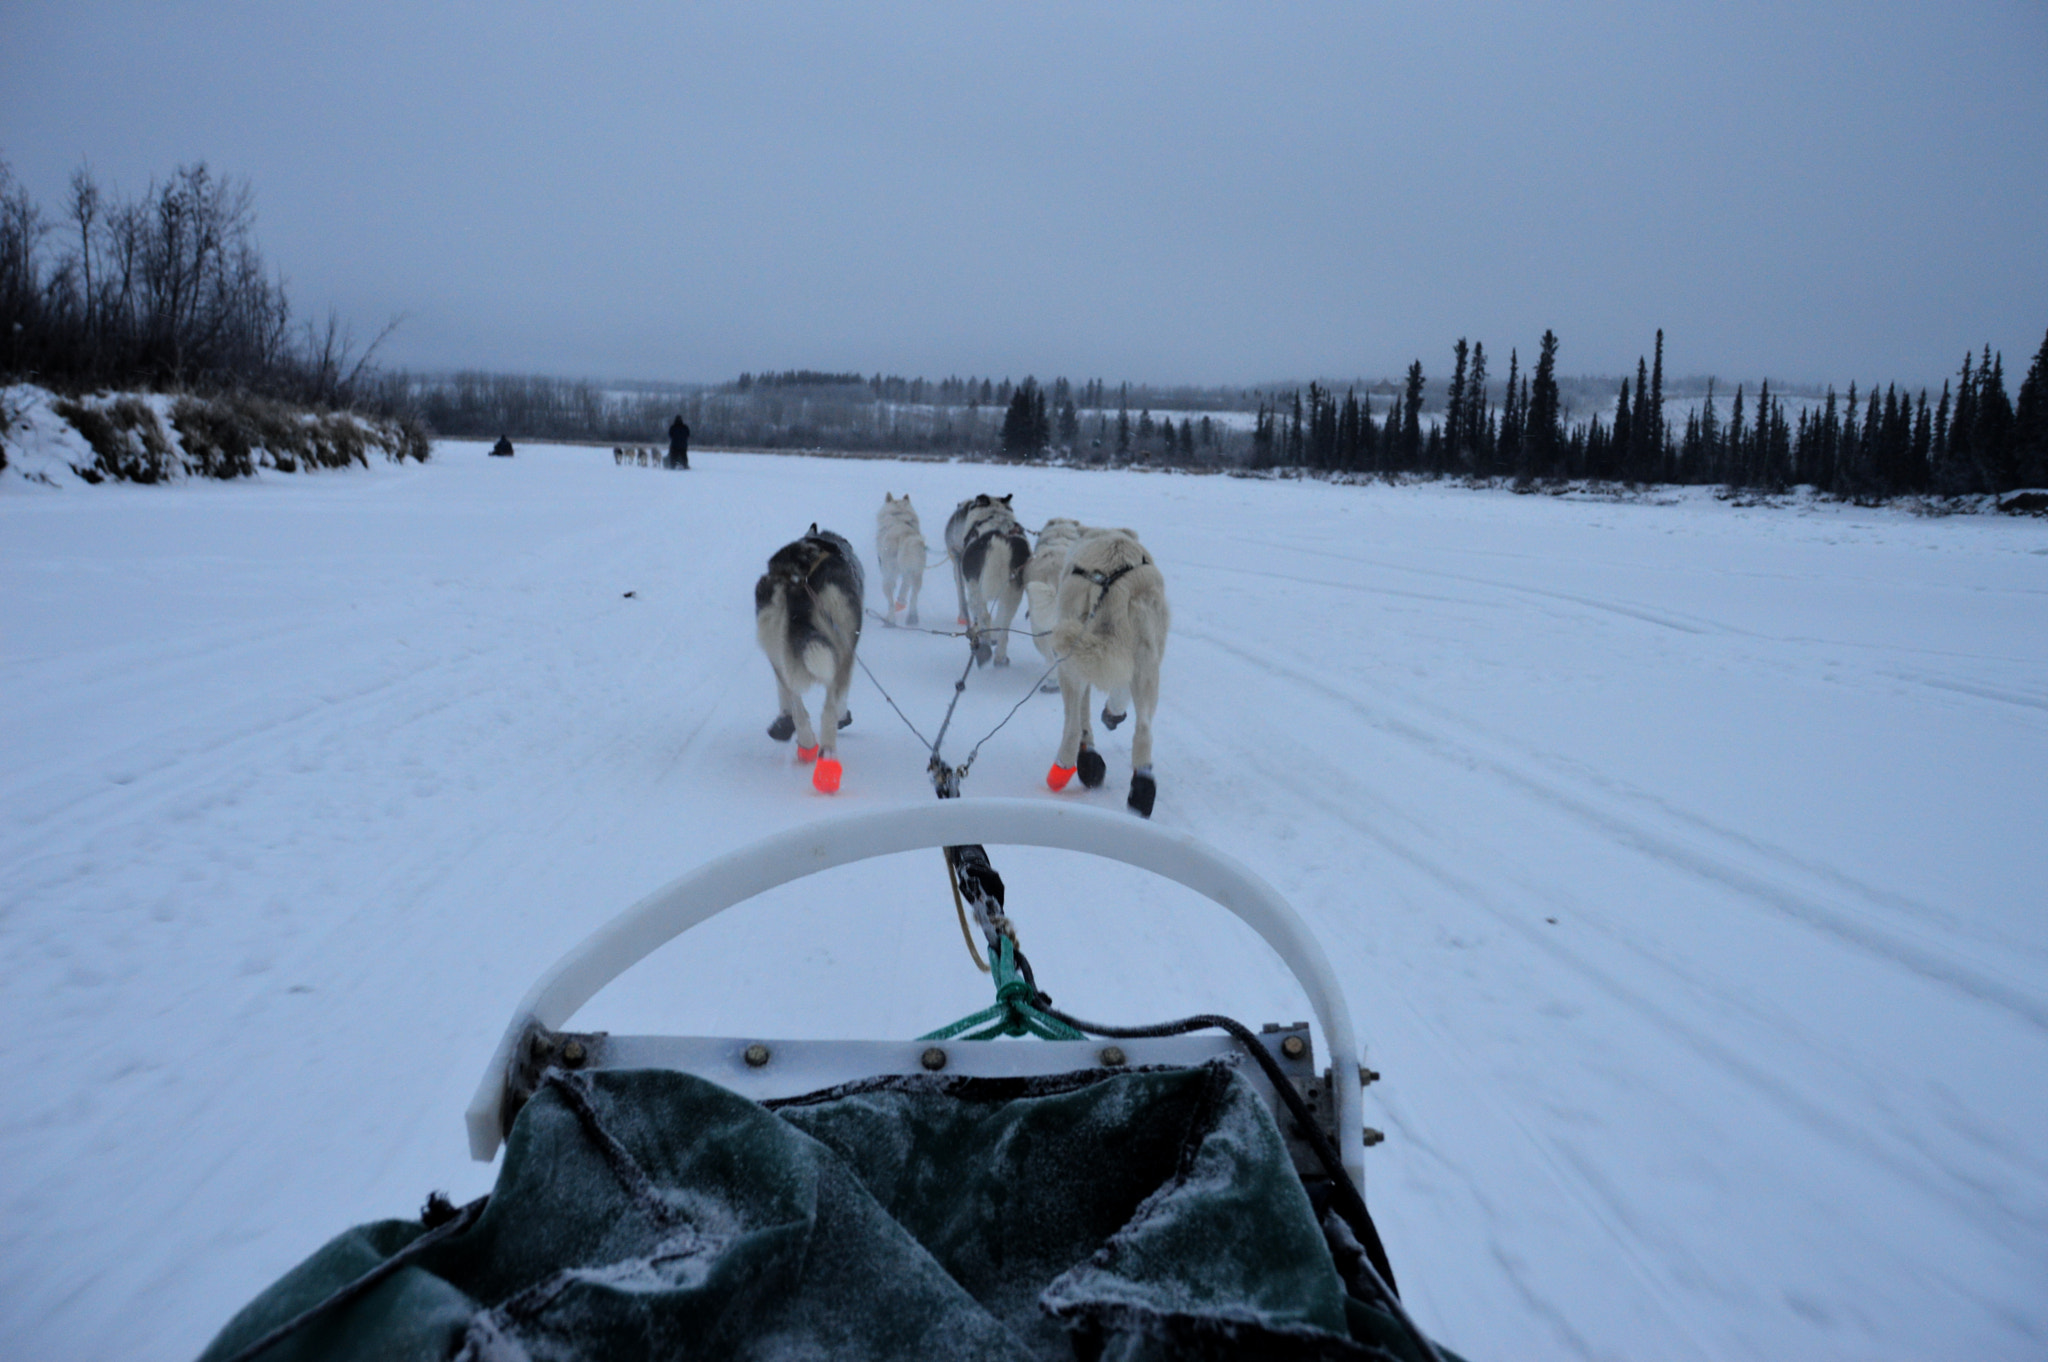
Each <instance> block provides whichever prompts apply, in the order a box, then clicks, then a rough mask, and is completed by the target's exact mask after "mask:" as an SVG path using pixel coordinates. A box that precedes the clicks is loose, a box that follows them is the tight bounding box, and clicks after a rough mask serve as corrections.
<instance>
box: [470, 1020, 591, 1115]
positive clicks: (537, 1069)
mask: <svg viewBox="0 0 2048 1362" xmlns="http://www.w3.org/2000/svg"><path fill="white" fill-rule="evenodd" d="M611 1049H612V1046H611V1034H610V1033H609V1032H606V1031H550V1030H549V1029H548V1028H547V1027H545V1026H542V1025H541V1024H540V1023H539V1022H532V1023H530V1024H529V1025H528V1026H527V1028H526V1033H525V1034H524V1035H523V1036H521V1037H520V1038H519V1045H518V1048H517V1049H516V1050H515V1051H514V1052H513V1057H512V1062H511V1063H510V1064H508V1065H507V1066H506V1068H505V1095H504V1100H503V1104H502V1105H501V1107H500V1108H499V1110H500V1113H501V1116H500V1128H499V1132H498V1133H499V1136H500V1137H501V1138H502V1137H503V1136H506V1135H509V1134H511V1133H512V1122H513V1121H514V1120H516V1119H517V1118H518V1116H519V1112H520V1109H521V1108H523V1107H524V1106H525V1105H526V1103H527V1101H528V1099H530V1098H531V1097H532V1096H533V1095H534V1094H535V1093H537V1092H539V1091H540V1085H541V1079H542V1078H543V1077H544V1076H545V1075H546V1073H547V1071H548V1070H549V1069H570V1070H583V1069H607V1068H616V1067H619V1066H617V1065H615V1064H612V1063H610V1062H609V1061H610V1059H611Z"/></svg>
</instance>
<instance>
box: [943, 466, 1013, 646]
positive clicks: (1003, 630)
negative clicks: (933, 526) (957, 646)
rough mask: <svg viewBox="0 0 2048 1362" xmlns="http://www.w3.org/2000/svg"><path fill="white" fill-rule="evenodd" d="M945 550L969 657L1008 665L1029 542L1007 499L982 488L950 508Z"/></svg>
mask: <svg viewBox="0 0 2048 1362" xmlns="http://www.w3.org/2000/svg"><path fill="white" fill-rule="evenodd" d="M946 555H947V556H948V557H949V558H951V559H952V560H953V586H954V588H955V589H956V590H958V592H959V593H960V622H961V623H962V624H964V625H966V626H967V637H968V639H969V641H971V642H972V644H973V645H974V660H975V661H976V662H979V663H983V664H984V665H985V664H987V663H988V661H989V660H990V658H991V657H993V658H994V660H995V664H996V665H997V666H998V667H1007V666H1009V665H1010V621H1011V620H1013V619H1015V618H1016V616H1017V607H1018V606H1019V605H1021V604H1022V603H1023V600H1024V565H1025V564H1026V563H1027V562H1029V561H1030V560H1031V541H1030V540H1029V539H1027V538H1025V536H1024V529H1023V527H1022V526H1020V525H1019V524H1018V523H1017V517H1016V516H1015V515H1014V514H1013V513H1012V512H1011V510H1010V498H1009V497H1007V496H1001V497H992V496H990V495H989V494H988V493H986V492H983V493H982V494H981V495H979V496H975V497H969V498H968V499H967V500H966V501H963V502H961V503H960V504H959V505H958V506H956V507H954V508H953V514H952V515H951V516H950V517H948V519H947V521H946Z"/></svg>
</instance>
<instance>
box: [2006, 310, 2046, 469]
mask: <svg viewBox="0 0 2048 1362" xmlns="http://www.w3.org/2000/svg"><path fill="white" fill-rule="evenodd" d="M2012 463H2013V473H2014V476H2015V478H2016V479H2017V481H2018V483H2019V485H2020V486H2022V487H2033V488H2041V487H2048V339H2043V340H2042V342H2041V348H2040V349H2039V350H2037V351H2035V353H2034V362H2033V363H2032V364H2031V365H2029V366H2028V368H2027V376H2026V377H2025V378H2024V379H2021V380H2020V398H2019V402H2018V404H2017V405H2015V406H2014V408H2013V414H2012Z"/></svg>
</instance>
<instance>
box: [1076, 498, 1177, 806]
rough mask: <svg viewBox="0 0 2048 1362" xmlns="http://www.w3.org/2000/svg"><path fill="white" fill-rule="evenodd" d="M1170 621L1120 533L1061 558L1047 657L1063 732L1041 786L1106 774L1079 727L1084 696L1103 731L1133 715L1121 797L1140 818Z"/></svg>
mask: <svg viewBox="0 0 2048 1362" xmlns="http://www.w3.org/2000/svg"><path fill="white" fill-rule="evenodd" d="M1172 623H1173V615H1172V612H1171V611H1170V610H1168V609H1167V605H1166V578H1165V577H1164V576H1162V575H1161V573H1160V571H1159V565H1158V564H1157V563H1154V562H1153V561H1152V555H1151V554H1149V553H1147V552H1146V551H1145V546H1144V545H1143V544H1140V543H1139V542H1138V537H1137V536H1136V535H1135V534H1132V533H1131V532H1130V531H1129V530H1088V531H1084V532H1083V533H1082V534H1081V536H1080V537H1079V538H1078V539H1077V540H1076V541H1075V543H1074V546H1073V549H1072V550H1071V551H1070V552H1069V553H1068V555H1067V560H1066V571H1065V572H1064V573H1063V574H1062V575H1061V577H1060V581H1059V594H1058V619H1057V620H1056V622H1055V623H1054V624H1053V628H1052V648H1053V653H1054V655H1055V656H1057V657H1058V658H1059V659H1060V698H1061V699H1062V700H1064V701H1065V702H1066V725H1065V727H1064V728H1063V729H1062V730H1061V732H1060V745H1059V750H1058V751H1057V752H1056V753H1055V754H1054V755H1053V760H1052V769H1051V770H1050V771H1048V772H1047V773H1046V777H1045V782H1046V784H1048V785H1050V786H1052V788H1053V789H1055V790H1060V789H1065V788H1066V784H1067V782H1068V781H1069V780H1071V779H1073V777H1074V774H1075V772H1076V771H1078V772H1079V773H1080V776H1081V783H1082V784H1083V785H1085V786H1088V787H1089V788H1090V789H1093V788H1094V787H1095V786H1097V785H1100V784H1102V779H1103V776H1104V775H1105V774H1106V772H1107V765H1106V763H1105V762H1104V761H1103V759H1102V754H1101V753H1099V752H1097V751H1096V750H1095V734H1094V731H1093V729H1092V728H1091V727H1090V726H1089V721H1088V701H1089V688H1090V687H1097V688H1100V689H1101V690H1103V691H1104V692H1106V694H1105V697H1104V702H1103V707H1102V722H1103V724H1104V726H1106V727H1109V728H1115V727H1116V726H1117V725H1118V724H1120V723H1122V722H1123V721H1124V715H1125V714H1126V713H1128V712H1130V711H1131V710H1132V709H1135V710H1136V712H1137V716H1138V722H1137V726H1136V727H1135V728H1133V729H1132V730H1131V793H1130V796H1129V799H1128V800H1127V801H1126V802H1127V803H1128V804H1129V805H1130V807H1131V808H1133V809H1135V810H1136V811H1137V812H1138V813H1140V814H1142V815H1143V816H1145V817H1146V818H1150V817H1151V816H1152V803H1153V800H1154V799H1156V798H1157V797H1158V793H1159V785H1158V782H1157V781H1155V780H1154V779H1153V776H1152V714H1153V711H1155V710H1156V709H1157V708H1158V707H1159V664H1160V661H1161V659H1162V658H1164V657H1165V655H1166V634H1167V630H1168V629H1169V628H1170V627H1171V626H1172Z"/></svg>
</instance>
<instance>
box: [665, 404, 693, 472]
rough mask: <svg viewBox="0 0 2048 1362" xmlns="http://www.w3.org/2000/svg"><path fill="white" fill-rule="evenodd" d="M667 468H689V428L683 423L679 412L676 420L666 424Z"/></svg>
mask: <svg viewBox="0 0 2048 1362" xmlns="http://www.w3.org/2000/svg"><path fill="white" fill-rule="evenodd" d="M668 466H669V467H670V468H688V467H689V466H690V427H689V426H688V424H687V423H685V422H684V420H683V414H682V413H681V412H677V413H676V419H675V420H673V421H671V422H669V423H668Z"/></svg>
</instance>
